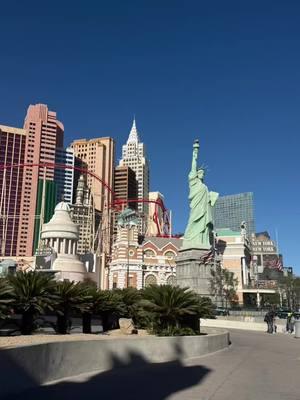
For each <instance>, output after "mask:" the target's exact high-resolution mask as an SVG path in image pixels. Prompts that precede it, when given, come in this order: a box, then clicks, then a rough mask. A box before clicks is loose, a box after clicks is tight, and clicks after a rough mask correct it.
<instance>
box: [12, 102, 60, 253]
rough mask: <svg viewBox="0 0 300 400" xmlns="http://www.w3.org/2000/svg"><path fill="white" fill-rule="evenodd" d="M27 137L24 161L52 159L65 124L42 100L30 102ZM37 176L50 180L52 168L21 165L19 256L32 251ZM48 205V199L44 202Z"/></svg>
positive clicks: (47, 160)
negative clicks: (39, 102)
mask: <svg viewBox="0 0 300 400" xmlns="http://www.w3.org/2000/svg"><path fill="white" fill-rule="evenodd" d="M24 129H25V130H26V131H27V133H28V136H27V140H26V148H25V157H24V162H25V163H26V164H35V165H36V164H45V163H55V151H56V148H57V147H62V146H63V134H64V127H63V124H62V123H61V122H59V121H58V120H57V118H56V112H54V111H50V110H48V107H47V106H46V105H45V104H35V105H30V106H29V107H28V110H27V115H26V118H25V121H24ZM39 179H45V180H46V181H53V179H54V170H53V169H51V168H47V169H46V168H43V167H40V166H39V167H33V168H26V169H24V174H23V191H22V198H21V216H20V229H19V233H18V247H17V255H18V256H31V255H32V254H33V252H34V249H33V242H34V230H35V220H36V218H37V215H36V206H37V197H38V183H39ZM45 206H47V201H46V205H45Z"/></svg>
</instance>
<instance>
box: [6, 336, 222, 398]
mask: <svg viewBox="0 0 300 400" xmlns="http://www.w3.org/2000/svg"><path fill="white" fill-rule="evenodd" d="M206 330H207V332H208V333H209V334H208V335H203V336H180V337H151V336H150V337H145V338H136V337H135V338H124V339H123V338H120V339H119V338H117V339H107V340H105V339H103V340H88V341H84V340H82V341H74V342H72V341H71V342H70V341H68V342H63V341H62V342H53V343H46V344H36V345H30V346H23V347H14V348H9V349H2V350H0V370H1V387H0V396H3V395H6V394H13V393H16V392H21V391H23V390H25V389H28V388H32V387H36V386H39V385H41V384H44V383H48V382H51V381H54V380H58V379H62V378H66V377H71V376H75V375H79V374H82V373H87V372H93V371H107V370H110V369H112V368H118V367H125V366H126V367H128V366H130V367H131V366H139V365H145V364H148V363H159V362H168V361H175V360H182V359H184V358H189V357H197V356H202V355H205V354H208V353H211V352H215V351H218V350H221V349H224V348H226V347H227V346H228V345H229V333H228V332H227V331H224V330H221V331H220V330H219V332H218V331H216V330H214V329H209V328H207V329H206ZM217 332H218V333H217Z"/></svg>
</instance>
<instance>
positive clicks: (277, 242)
mask: <svg viewBox="0 0 300 400" xmlns="http://www.w3.org/2000/svg"><path fill="white" fill-rule="evenodd" d="M275 235H276V250H277V256H278V257H279V241H278V229H277V228H276V229H275Z"/></svg>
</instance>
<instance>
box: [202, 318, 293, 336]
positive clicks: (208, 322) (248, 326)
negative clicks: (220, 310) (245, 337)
mask: <svg viewBox="0 0 300 400" xmlns="http://www.w3.org/2000/svg"><path fill="white" fill-rule="evenodd" d="M200 323H201V327H216V328H224V329H245V330H247V331H261V332H266V330H267V324H266V323H265V322H251V321H236V320H229V319H202V318H201V322H200ZM284 330H285V326H284V325H282V324H280V325H278V324H277V332H278V333H282V332H284Z"/></svg>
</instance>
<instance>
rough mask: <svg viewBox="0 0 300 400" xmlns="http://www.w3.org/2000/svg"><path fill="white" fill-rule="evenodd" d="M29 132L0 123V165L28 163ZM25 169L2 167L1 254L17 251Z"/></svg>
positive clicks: (14, 253)
mask: <svg viewBox="0 0 300 400" xmlns="http://www.w3.org/2000/svg"><path fill="white" fill-rule="evenodd" d="M26 137H27V132H26V130H24V129H19V128H13V127H10V126H4V125H0V165H2V166H8V165H12V164H22V163H24V155H25V144H26ZM23 173H24V171H23V169H21V168H7V169H0V256H15V255H17V242H18V232H19V225H20V207H21V196H22V184H23Z"/></svg>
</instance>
